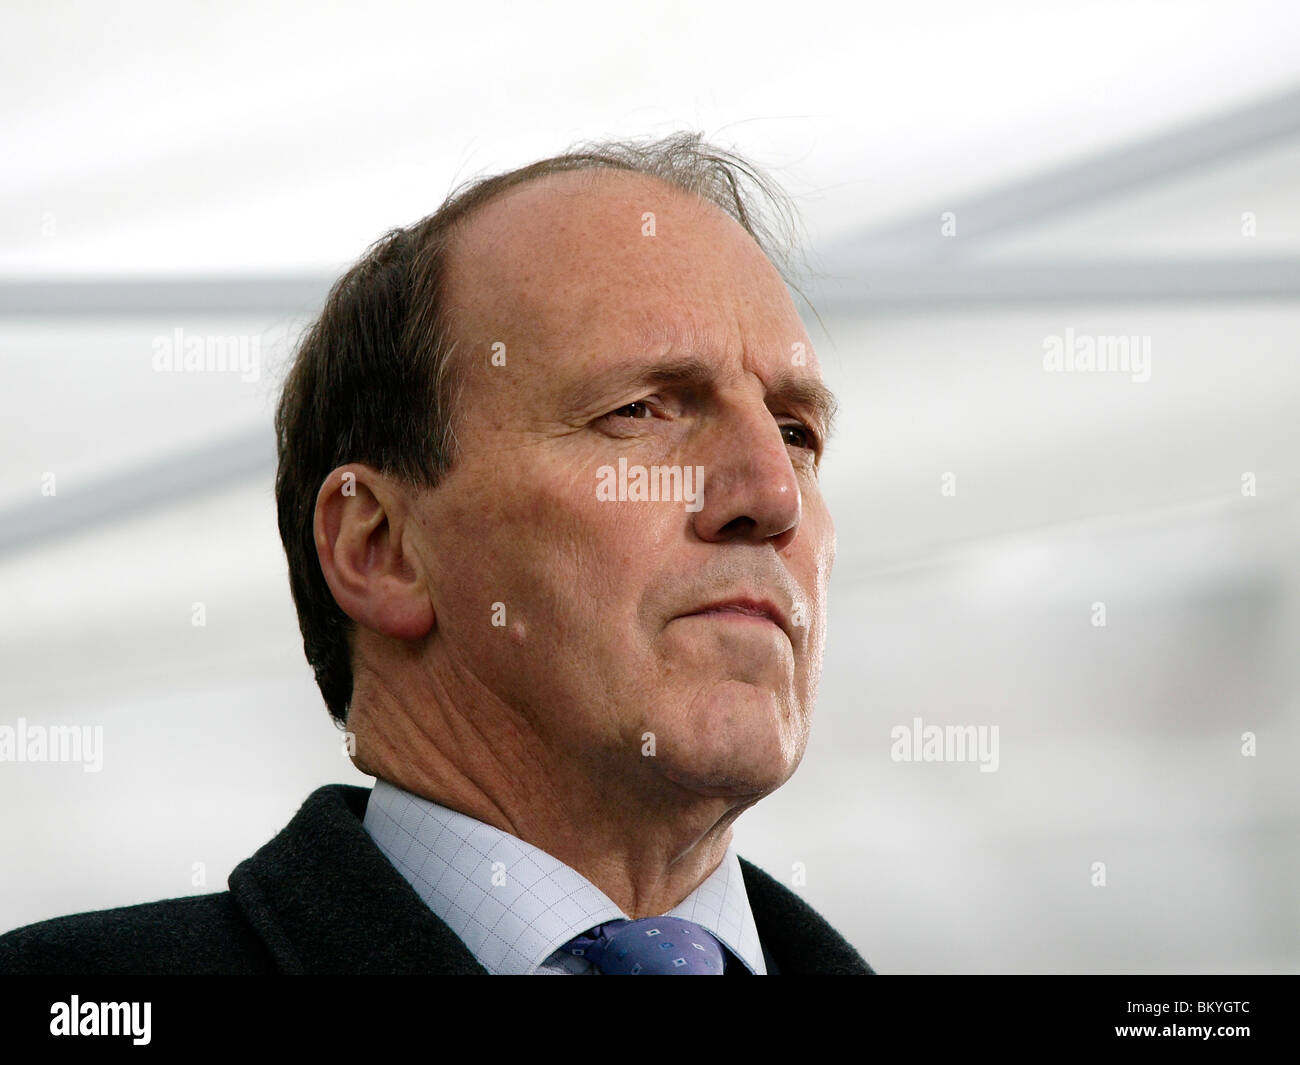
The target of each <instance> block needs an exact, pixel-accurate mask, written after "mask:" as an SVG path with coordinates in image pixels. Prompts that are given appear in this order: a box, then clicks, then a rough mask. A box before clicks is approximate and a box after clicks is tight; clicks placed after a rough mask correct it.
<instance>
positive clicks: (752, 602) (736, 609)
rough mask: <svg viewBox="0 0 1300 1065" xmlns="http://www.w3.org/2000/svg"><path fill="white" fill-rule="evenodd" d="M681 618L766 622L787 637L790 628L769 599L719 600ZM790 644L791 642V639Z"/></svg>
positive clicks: (783, 616)
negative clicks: (714, 618)
mask: <svg viewBox="0 0 1300 1065" xmlns="http://www.w3.org/2000/svg"><path fill="white" fill-rule="evenodd" d="M681 616H682V617H685V618H693V617H716V618H720V619H727V620H735V621H746V620H749V619H753V620H755V621H759V622H763V621H766V622H768V623H770V624H772V625H776V626H777V627H778V628H779V629H781V631H782V632H784V633H785V634H786V635H787V636H789V635H790V627H789V624H788V623H787V621H786V618H785V615H784V614H783V613H782V612H781V611H780V610H779V609H778V608H777V606H776V604H775V603H773V602H772V601H771V600H770V599H748V598H741V599H720V600H718V602H716V603H708V604H706V605H705V606H702V607H700V608H699V609H698V610H692V611H691V612H690V613H689V614H683V615H681ZM791 642H793V638H792V640H791Z"/></svg>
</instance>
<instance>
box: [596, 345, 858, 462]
mask: <svg viewBox="0 0 1300 1065" xmlns="http://www.w3.org/2000/svg"><path fill="white" fill-rule="evenodd" d="M716 378H717V371H716V370H715V368H714V367H713V366H712V365H710V364H709V363H708V362H705V361H704V360H703V359H700V358H696V357H693V356H685V357H677V358H666V359H662V360H660V361H657V362H653V363H650V364H646V365H642V366H638V367H629V368H628V372H627V373H626V374H620V375H616V374H609V375H605V374H598V375H597V376H596V378H595V379H594V380H592V381H591V382H590V386H589V389H584V392H591V393H595V392H596V391H600V392H605V391H608V390H610V389H611V388H612V389H623V388H632V387H637V386H652V385H664V386H668V387H675V388H682V389H700V388H704V387H706V386H708V385H710V384H712V383H713V382H714V380H715V379H716ZM766 402H767V403H768V404H769V405H771V404H773V403H788V404H790V405H791V406H793V407H801V408H803V409H805V410H807V411H809V413H810V414H811V416H812V418H813V420H814V421H815V422H816V423H817V424H816V425H815V426H814V428H816V429H818V430H819V431H820V432H821V435H822V442H823V443H825V442H826V441H827V440H828V439H829V438H830V435H831V431H832V429H833V427H834V422H835V414H836V412H837V411H838V410H839V402H838V401H837V400H836V398H835V393H834V392H832V391H831V390H830V389H829V388H827V387H826V386H825V385H824V384H822V383H821V382H820V381H818V380H816V379H815V378H812V377H805V376H801V375H799V374H796V373H795V372H793V371H792V370H783V371H782V372H780V373H778V374H776V375H775V376H774V377H773V379H772V381H771V383H770V385H769V387H768V390H767V396H766Z"/></svg>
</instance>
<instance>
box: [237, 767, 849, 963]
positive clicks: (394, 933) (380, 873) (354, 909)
mask: <svg viewBox="0 0 1300 1065" xmlns="http://www.w3.org/2000/svg"><path fill="white" fill-rule="evenodd" d="M369 798H370V789H368V788H362V787H356V786H354V785H349V784H331V785H327V786H325V787H322V788H318V789H317V790H316V791H314V792H312V794H311V795H310V796H308V798H307V801H306V802H304V803H303V805H302V808H301V809H300V810H299V811H298V812H297V814H295V815H294V818H293V820H292V821H290V822H289V824H288V825H287V826H286V827H285V828H284V829H283V830H282V831H281V832H280V833H279V835H277V836H276V837H275V838H274V839H272V840H271V841H270V842H269V843H267V844H266V845H265V846H264V847H262V848H261V849H260V850H259V851H257V853H256V854H254V855H253V856H252V857H251V858H249V859H248V860H247V861H244V862H242V863H240V865H238V866H237V867H236V868H235V871H234V872H233V873H231V874H230V891H231V895H232V897H233V898H234V901H235V905H236V906H238V907H239V909H240V911H241V913H242V914H243V916H244V918H245V919H246V920H247V921H248V922H249V924H250V925H252V927H253V929H254V931H255V932H256V933H257V935H258V937H259V938H260V939H261V940H262V942H263V943H264V944H265V945H266V948H267V949H268V950H269V951H270V952H271V955H272V957H273V958H274V959H275V963H276V966H277V967H278V968H279V969H280V970H281V971H283V972H287V973H348V974H351V973H422V974H426V975H445V976H453V975H481V976H485V975H487V970H486V969H485V968H483V966H482V965H480V964H479V963H478V962H477V961H476V960H475V958H474V956H473V954H471V953H470V952H469V949H468V948H467V947H466V946H465V944H464V943H462V942H461V941H460V939H458V938H457V937H456V935H455V934H454V933H453V932H452V931H451V929H450V928H448V927H447V925H446V924H445V923H443V921H442V920H441V919H439V918H438V917H436V916H435V915H434V913H433V912H432V911H431V910H430V909H429V908H428V906H426V905H425V904H424V902H423V900H422V899H421V898H420V897H419V896H418V895H417V894H416V893H415V891H414V890H412V888H411V886H410V885H409V884H408V883H407V882H406V881H405V880H404V879H403V877H402V875H401V874H400V873H399V872H398V871H397V870H396V869H395V868H393V866H392V864H391V863H390V862H389V861H388V859H387V858H385V857H384V855H383V853H382V852H381V851H380V850H379V848H378V847H376V846H375V844H374V843H373V842H372V841H371V839H370V836H369V835H368V834H367V832H366V831H365V829H364V828H363V827H362V818H363V817H364V816H365V811H366V803H367V801H368V800H369ZM740 867H741V870H742V872H743V873H744V877H745V889H746V891H747V892H748V894H749V900H750V905H751V907H752V908H753V911H754V921H755V924H756V925H757V927H758V934H759V937H760V938H761V939H762V940H763V943H764V945H765V946H766V947H767V949H768V952H769V953H770V954H771V955H772V956H774V957H775V958H776V961H777V964H778V966H779V968H780V971H781V972H782V973H786V974H790V975H796V974H800V973H813V972H817V973H826V972H856V973H869V972H871V969H870V968H869V967H868V966H867V964H866V963H865V962H864V961H863V960H862V958H861V957H859V955H858V953H857V952H856V951H855V950H854V949H853V948H852V947H851V946H849V944H848V943H846V942H845V941H844V940H843V939H842V938H841V937H840V936H839V934H838V933H836V932H835V930H834V929H832V928H831V927H830V925H828V924H827V923H826V922H825V921H824V920H822V918H821V917H820V916H819V915H818V914H817V913H815V912H814V911H813V910H812V909H811V908H810V907H809V906H808V905H807V904H806V903H804V902H803V900H802V899H800V898H799V897H798V896H797V895H795V894H794V893H793V892H791V891H789V890H788V889H787V888H785V887H784V886H782V885H781V884H779V883H777V882H776V881H775V880H773V879H772V878H771V877H769V876H768V875H767V874H766V873H764V872H762V871H761V870H760V869H758V868H757V867H755V866H753V865H751V864H750V863H749V862H747V861H745V860H744V859H743V858H742V859H741V860H740Z"/></svg>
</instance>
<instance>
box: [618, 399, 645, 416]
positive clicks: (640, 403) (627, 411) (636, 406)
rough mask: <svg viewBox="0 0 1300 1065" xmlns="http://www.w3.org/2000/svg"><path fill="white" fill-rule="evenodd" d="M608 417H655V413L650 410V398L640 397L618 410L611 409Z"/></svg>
mask: <svg viewBox="0 0 1300 1065" xmlns="http://www.w3.org/2000/svg"><path fill="white" fill-rule="evenodd" d="M638 411H643V412H644V413H638ZM606 417H609V418H652V417H654V413H653V412H652V411H651V410H650V403H649V401H648V400H644V399H638V400H636V401H635V402H633V403H628V404H626V405H624V406H622V407H619V408H618V410H614V411H610V412H609V414H608V415H606Z"/></svg>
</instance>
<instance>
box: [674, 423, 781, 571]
mask: <svg viewBox="0 0 1300 1065" xmlns="http://www.w3.org/2000/svg"><path fill="white" fill-rule="evenodd" d="M696 454H698V455H699V458H698V459H696V461H697V462H700V463H701V464H702V465H703V467H704V476H703V485H704V487H703V500H702V503H703V505H702V506H701V507H700V509H699V510H698V511H697V512H696V514H695V531H696V535H698V536H699V537H700V539H701V540H709V541H723V540H737V539H739V540H749V541H753V542H755V543H763V542H765V541H770V542H771V543H772V545H773V546H774V547H775V548H776V549H777V550H778V551H783V550H785V548H787V547H789V546H790V544H791V543H792V542H793V541H794V538H795V536H796V535H797V534H798V530H799V521H800V517H801V514H802V506H803V501H802V499H801V497H800V493H799V479H798V477H797V476H796V475H795V471H794V465H793V464H792V463H791V461H790V452H789V448H788V446H787V445H786V442H785V437H784V436H783V435H782V432H781V427H780V426H779V425H777V423H776V420H775V419H774V418H773V417H772V413H771V412H770V411H769V410H768V409H767V408H766V407H760V408H756V409H755V408H746V409H732V410H730V411H728V412H727V413H726V414H725V416H721V417H719V418H718V419H717V420H716V422H715V423H714V424H713V425H711V426H710V427H709V429H708V433H707V442H706V444H705V446H704V447H703V448H702V449H701V450H700V451H699V452H697V453H696Z"/></svg>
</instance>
